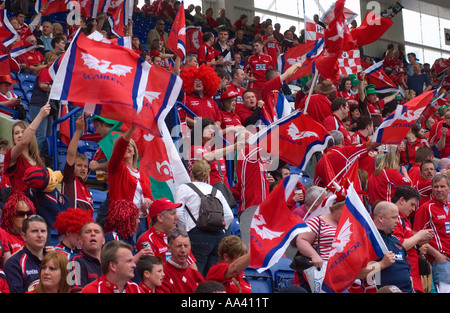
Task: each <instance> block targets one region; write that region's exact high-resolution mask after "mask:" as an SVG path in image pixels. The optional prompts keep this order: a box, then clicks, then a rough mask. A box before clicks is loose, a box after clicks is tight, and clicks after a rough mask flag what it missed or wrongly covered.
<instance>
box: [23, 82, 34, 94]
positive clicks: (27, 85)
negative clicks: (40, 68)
mask: <svg viewBox="0 0 450 313" xmlns="http://www.w3.org/2000/svg"><path fill="white" fill-rule="evenodd" d="M21 86H22V90H23V92H24V93H25V94H27V93H28V91H30V90H31V91H33V87H34V83H32V82H29V81H23V82H22V83H21Z"/></svg>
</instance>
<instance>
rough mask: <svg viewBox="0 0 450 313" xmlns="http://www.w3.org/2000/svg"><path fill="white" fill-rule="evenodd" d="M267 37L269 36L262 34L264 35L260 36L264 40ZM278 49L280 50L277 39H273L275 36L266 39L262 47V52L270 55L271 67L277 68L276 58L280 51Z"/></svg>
mask: <svg viewBox="0 0 450 313" xmlns="http://www.w3.org/2000/svg"><path fill="white" fill-rule="evenodd" d="M268 38H269V36H267V35H264V36H261V38H260V39H261V40H262V41H263V42H264V41H266V40H267V39H268ZM280 51H281V49H280V45H279V44H278V41H277V40H276V39H275V37H273V39H272V40H271V41H268V42H267V43H266V44H265V45H264V47H263V52H264V53H265V54H268V55H270V56H271V57H272V67H273V68H277V59H278V54H279V53H280Z"/></svg>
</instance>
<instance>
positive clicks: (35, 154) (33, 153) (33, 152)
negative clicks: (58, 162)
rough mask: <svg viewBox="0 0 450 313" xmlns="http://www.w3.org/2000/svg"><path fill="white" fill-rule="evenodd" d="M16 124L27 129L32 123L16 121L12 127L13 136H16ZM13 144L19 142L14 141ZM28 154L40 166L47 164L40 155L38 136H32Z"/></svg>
mask: <svg viewBox="0 0 450 313" xmlns="http://www.w3.org/2000/svg"><path fill="white" fill-rule="evenodd" d="M16 126H18V127H20V128H22V129H23V130H25V129H27V127H28V126H30V124H28V123H27V122H25V121H18V122H15V123H14V124H13V126H12V128H11V135H12V137H13V138H14V128H16ZM13 144H14V145H16V144H17V143H16V142H13ZM28 154H29V155H30V157H31V158H32V159H33V160H34V161H35V162H36V163H37V164H38V165H39V166H41V167H44V166H45V164H44V163H43V162H42V160H41V156H40V155H39V149H38V145H37V141H36V136H33V137H32V138H31V140H30V142H29V143H28Z"/></svg>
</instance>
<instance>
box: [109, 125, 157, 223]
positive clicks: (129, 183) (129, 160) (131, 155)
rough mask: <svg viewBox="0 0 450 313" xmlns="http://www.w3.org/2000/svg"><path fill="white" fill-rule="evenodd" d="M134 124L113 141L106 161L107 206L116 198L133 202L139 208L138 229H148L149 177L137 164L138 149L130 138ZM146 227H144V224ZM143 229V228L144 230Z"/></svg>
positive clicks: (150, 198)
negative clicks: (112, 148)
mask: <svg viewBox="0 0 450 313" xmlns="http://www.w3.org/2000/svg"><path fill="white" fill-rule="evenodd" d="M135 129H136V128H135V126H131V127H130V128H129V129H128V130H127V131H126V132H125V134H124V135H123V136H122V137H120V138H119V139H118V140H117V142H116V143H115V146H114V150H113V153H112V155H111V158H110V159H109V163H108V183H109V208H112V206H113V205H114V202H115V201H117V200H127V201H130V202H133V203H134V204H135V205H136V206H137V207H138V208H139V209H140V212H141V214H140V216H139V218H140V226H139V229H140V231H145V230H146V229H148V225H146V224H147V214H148V208H149V207H150V205H151V204H152V202H153V195H152V192H151V190H150V179H149V176H148V175H146V173H144V172H142V171H141V170H139V168H138V165H137V160H138V156H139V154H138V149H137V146H136V143H135V142H134V141H133V140H132V139H131V137H132V135H133V132H134V131H135ZM145 225H146V226H147V227H144V226H145ZM144 229H145V230H144Z"/></svg>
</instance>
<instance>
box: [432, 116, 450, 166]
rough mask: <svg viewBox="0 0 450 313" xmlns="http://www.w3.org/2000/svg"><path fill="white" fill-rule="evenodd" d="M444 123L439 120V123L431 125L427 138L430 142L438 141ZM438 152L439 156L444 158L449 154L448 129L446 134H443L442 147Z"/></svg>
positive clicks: (449, 138) (449, 136)
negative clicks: (428, 137)
mask: <svg viewBox="0 0 450 313" xmlns="http://www.w3.org/2000/svg"><path fill="white" fill-rule="evenodd" d="M444 123H445V121H440V122H439V123H436V124H434V125H433V127H431V130H430V139H429V141H430V143H431V144H434V143H437V142H438V141H439V139H441V135H442V133H441V129H442V125H443V124H444ZM434 126H436V128H434ZM433 128H434V129H433ZM439 152H440V153H441V158H446V157H448V156H450V131H448V132H447V134H446V135H445V147H444V149H443V150H439Z"/></svg>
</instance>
